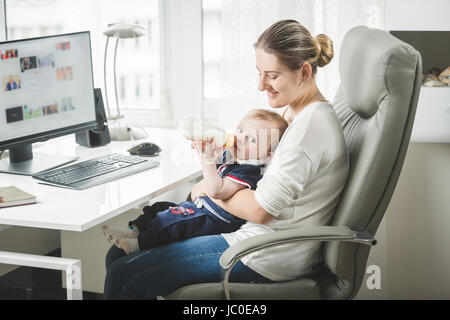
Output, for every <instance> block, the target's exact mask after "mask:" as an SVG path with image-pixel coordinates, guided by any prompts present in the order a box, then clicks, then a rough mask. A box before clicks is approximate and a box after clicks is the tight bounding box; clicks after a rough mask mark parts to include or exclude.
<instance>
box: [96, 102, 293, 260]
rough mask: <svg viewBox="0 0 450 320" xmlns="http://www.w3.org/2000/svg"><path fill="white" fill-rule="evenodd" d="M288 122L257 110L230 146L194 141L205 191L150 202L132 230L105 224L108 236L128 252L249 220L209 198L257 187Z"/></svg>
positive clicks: (225, 229) (229, 228)
mask: <svg viewBox="0 0 450 320" xmlns="http://www.w3.org/2000/svg"><path fill="white" fill-rule="evenodd" d="M287 126H288V124H287V122H286V121H285V120H284V119H283V118H282V117H281V116H280V115H279V114H277V113H275V112H273V111H269V110H265V109H255V110H251V111H250V112H249V113H247V114H246V115H245V117H244V118H243V119H242V120H241V121H240V122H239V125H238V126H237V128H236V131H235V144H234V146H233V147H232V148H231V150H225V151H224V150H222V149H221V148H218V147H217V146H216V144H215V143H214V141H211V142H210V143H207V144H206V145H205V143H204V142H202V141H193V143H192V146H193V148H194V149H195V151H196V152H197V154H198V156H199V158H200V161H201V163H202V171H203V180H202V181H201V182H200V184H201V190H203V191H204V192H205V193H203V194H200V195H199V196H198V197H197V198H196V199H192V200H194V201H185V202H182V203H180V204H178V205H177V204H175V203H171V202H157V203H155V204H153V205H152V206H146V207H145V208H144V209H143V211H144V214H142V215H140V216H139V217H138V218H137V219H136V220H134V221H130V222H129V227H130V229H117V228H113V227H111V226H107V225H103V226H102V231H103V234H104V235H105V237H106V239H107V240H108V242H109V243H111V244H114V245H116V246H117V247H119V248H121V249H122V250H124V251H125V253H126V254H130V253H133V252H136V251H139V250H144V249H149V248H153V247H157V246H161V245H164V244H167V243H171V242H175V241H180V240H183V239H187V238H192V237H196V236H202V235H211V234H220V233H228V232H233V231H235V230H237V229H239V227H240V226H241V225H242V224H243V223H245V222H246V221H245V220H242V219H240V218H237V217H235V216H233V215H232V214H230V213H228V212H226V211H225V210H223V209H222V208H221V207H219V206H218V205H217V204H215V203H214V202H213V201H212V200H211V198H213V199H221V200H225V199H228V198H230V197H231V196H232V195H234V194H235V193H236V192H238V191H239V190H241V189H244V188H248V189H252V190H255V189H256V184H257V182H258V181H259V180H260V179H261V178H262V169H263V167H264V165H265V164H266V163H267V162H268V161H269V160H270V158H271V157H272V154H273V152H274V150H275V148H276V147H277V145H278V142H279V141H280V139H281V136H282V135H283V133H284V131H285V130H286V128H287ZM220 155H221V157H219V156H220ZM219 159H220V160H219ZM217 160H219V164H218V163H217V162H218V161H217Z"/></svg>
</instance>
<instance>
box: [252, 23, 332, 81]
mask: <svg viewBox="0 0 450 320" xmlns="http://www.w3.org/2000/svg"><path fill="white" fill-rule="evenodd" d="M254 46H255V48H256V49H258V48H261V49H263V50H264V51H265V52H267V53H272V54H275V55H276V56H277V57H278V59H279V60H280V62H281V63H283V64H284V65H286V66H287V67H289V68H290V69H291V70H293V71H295V70H298V69H299V68H300V67H301V66H302V65H303V63H304V62H308V63H309V64H310V65H311V67H312V72H313V74H315V73H316V71H317V67H318V66H319V67H323V66H326V65H327V64H328V63H330V61H331V59H333V55H334V51H333V41H331V39H330V37H328V36H327V35H325V34H319V35H317V36H316V37H315V38H314V37H313V36H311V33H310V32H309V31H308V30H307V29H306V28H305V27H304V26H302V25H301V24H300V23H299V22H298V21H296V20H281V21H278V22H276V23H274V24H273V25H272V26H270V27H269V28H268V29H267V30H266V31H264V32H263V33H262V34H261V35H260V36H259V38H258V41H256V43H255V44H254Z"/></svg>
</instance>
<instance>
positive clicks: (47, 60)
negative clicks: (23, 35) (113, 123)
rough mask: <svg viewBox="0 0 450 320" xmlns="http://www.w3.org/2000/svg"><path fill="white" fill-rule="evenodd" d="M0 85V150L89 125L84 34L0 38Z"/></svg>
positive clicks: (88, 76)
mask: <svg viewBox="0 0 450 320" xmlns="http://www.w3.org/2000/svg"><path fill="white" fill-rule="evenodd" d="M0 86H1V89H0V148H1V147H3V148H5V147H6V146H11V145H13V144H17V143H20V142H22V143H23V142H25V141H26V142H27V143H30V142H35V141H39V140H40V139H42V138H44V137H47V138H49V137H56V136H59V135H62V134H68V133H73V132H76V131H80V128H84V129H85V130H86V128H88V129H92V128H93V126H94V125H95V105H94V84H93V75H92V57H91V43H90V34H89V32H79V33H73V34H66V35H58V36H50V37H42V38H33V39H24V40H16V41H8V42H0ZM77 129H78V130H77Z"/></svg>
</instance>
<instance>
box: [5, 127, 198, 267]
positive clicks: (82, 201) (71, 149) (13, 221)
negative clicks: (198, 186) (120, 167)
mask: <svg viewBox="0 0 450 320" xmlns="http://www.w3.org/2000/svg"><path fill="white" fill-rule="evenodd" d="M146 130H147V132H148V133H149V137H148V138H147V139H144V140H135V141H113V142H111V143H110V144H108V145H106V146H103V147H98V148H86V147H82V146H79V145H77V144H76V143H75V137H74V135H69V136H65V137H60V138H57V139H53V140H49V141H48V142H46V143H44V144H42V145H40V146H36V148H34V149H33V150H36V149H38V150H39V152H42V153H56V154H65V155H69V156H72V155H75V156H78V157H80V159H79V161H83V160H87V159H91V158H94V157H97V156H101V155H105V154H109V153H116V152H117V153H123V154H127V152H126V150H127V149H128V148H129V147H131V146H134V145H136V144H139V143H141V142H143V141H151V142H154V143H156V144H158V145H159V146H160V147H161V149H162V150H163V151H162V152H161V154H160V156H158V157H155V158H152V159H154V160H156V161H159V162H160V165H159V166H158V167H156V168H153V169H150V170H146V171H143V172H140V173H136V174H133V175H131V176H128V177H125V178H121V179H119V180H116V181H112V182H108V183H105V184H103V185H99V186H96V187H93V188H90V189H86V190H80V191H75V190H69V189H63V188H57V187H52V186H47V185H44V184H39V183H38V182H37V181H36V180H34V179H32V178H31V177H29V176H20V175H10V174H0V186H8V185H14V186H16V187H18V188H20V189H22V190H24V191H26V192H29V193H31V194H34V195H35V196H37V201H38V203H37V204H33V205H29V206H19V207H12V208H3V209H0V225H9V226H23V227H33V228H44V229H54V230H60V231H77V232H83V231H85V230H88V229H89V228H92V227H94V226H96V225H99V224H101V223H103V222H105V221H107V220H109V219H111V218H113V217H116V216H118V215H120V214H121V213H123V212H125V211H127V210H129V209H132V208H135V207H137V206H139V205H142V204H143V203H146V202H148V201H149V200H151V199H153V198H155V197H157V196H159V195H161V194H164V193H166V192H168V191H170V190H172V189H175V188H177V187H178V186H181V185H183V184H185V183H187V182H190V181H192V180H194V179H197V178H199V177H200V176H201V174H202V172H201V165H200V163H199V161H198V160H197V156H196V155H195V153H194V152H193V151H192V149H191V148H190V144H189V142H188V141H186V140H185V139H184V138H183V137H182V136H181V135H179V134H178V132H177V131H176V130H173V129H157V128H146ZM103 258H104V257H99V259H103ZM5 261H6V259H4V260H2V257H1V255H0V263H6V262H5Z"/></svg>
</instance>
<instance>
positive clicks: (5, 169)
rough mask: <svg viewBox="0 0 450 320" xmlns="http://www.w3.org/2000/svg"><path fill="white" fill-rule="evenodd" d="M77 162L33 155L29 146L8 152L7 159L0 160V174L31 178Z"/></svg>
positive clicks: (56, 155)
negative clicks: (39, 173)
mask: <svg viewBox="0 0 450 320" xmlns="http://www.w3.org/2000/svg"><path fill="white" fill-rule="evenodd" d="M76 160H78V157H69V156H65V155H60V154H45V153H35V154H33V150H32V148H31V144H27V145H25V146H23V147H19V148H14V149H10V150H9V159H3V160H0V172H1V173H11V174H21V175H27V176H31V175H33V174H36V173H38V172H41V171H46V170H50V169H53V168H56V167H59V166H62V165H64V164H67V163H70V162H73V161H76Z"/></svg>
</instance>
